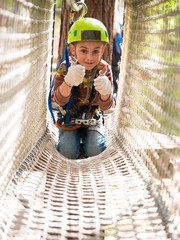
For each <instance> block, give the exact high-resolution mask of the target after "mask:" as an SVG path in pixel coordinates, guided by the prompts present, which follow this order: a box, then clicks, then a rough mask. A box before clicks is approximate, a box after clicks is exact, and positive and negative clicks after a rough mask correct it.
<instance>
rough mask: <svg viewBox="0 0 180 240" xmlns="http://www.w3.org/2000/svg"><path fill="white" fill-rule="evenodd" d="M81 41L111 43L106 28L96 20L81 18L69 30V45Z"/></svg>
mask: <svg viewBox="0 0 180 240" xmlns="http://www.w3.org/2000/svg"><path fill="white" fill-rule="evenodd" d="M79 41H101V42H106V43H109V37H108V32H107V30H106V27H105V26H104V24H103V23H102V22H100V21H99V20H97V19H95V18H81V19H79V20H77V21H76V22H75V23H74V24H73V25H72V26H71V28H70V30H69V33H68V44H69V43H73V42H79Z"/></svg>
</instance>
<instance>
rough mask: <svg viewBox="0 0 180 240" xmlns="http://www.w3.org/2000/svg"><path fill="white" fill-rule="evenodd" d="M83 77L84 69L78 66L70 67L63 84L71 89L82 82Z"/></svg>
mask: <svg viewBox="0 0 180 240" xmlns="http://www.w3.org/2000/svg"><path fill="white" fill-rule="evenodd" d="M84 75H85V67H83V66H82V65H80V64H75V65H71V66H70V67H69V69H68V73H67V75H66V76H65V78H64V81H65V83H66V84H67V85H68V86H70V87H72V86H78V85H79V84H81V83H82V82H83V78H84Z"/></svg>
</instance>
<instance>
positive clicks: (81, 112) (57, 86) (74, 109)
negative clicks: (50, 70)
mask: <svg viewBox="0 0 180 240" xmlns="http://www.w3.org/2000/svg"><path fill="white" fill-rule="evenodd" d="M107 43H109V38H108V33H107V30H106V28H105V26H104V25H103V24H102V23H101V22H100V21H99V20H97V19H94V18H81V19H79V20H77V21H76V22H75V23H74V24H73V25H72V26H71V28H70V31H69V33H68V44H69V50H70V52H71V54H72V55H73V56H70V63H71V66H70V67H69V69H68V71H67V67H66V63H65V62H63V63H62V64H61V65H60V68H59V70H58V71H57V74H56V77H55V81H54V89H53V92H52V99H53V101H55V102H56V103H57V104H58V105H59V106H60V111H61V115H62V116H63V119H64V120H66V117H67V114H68V110H67V105H68V102H69V99H70V96H71V89H72V87H73V93H72V103H71V107H70V110H69V114H70V119H69V123H66V122H65V123H64V124H63V125H59V144H58V146H57V149H58V151H59V152H60V153H61V154H62V155H64V156H65V157H67V158H71V159H76V158H78V156H79V154H80V142H81V139H82V143H83V150H84V153H85V157H90V156H95V155H98V154H99V153H101V152H102V151H104V150H105V148H106V139H105V131H104V124H103V118H102V114H101V111H105V110H108V109H109V108H110V107H111V106H112V103H113V95H112V74H111V70H110V66H109V65H108V64H107V63H106V62H105V61H103V60H101V57H102V54H103V52H104V50H105V47H106V44H107Z"/></svg>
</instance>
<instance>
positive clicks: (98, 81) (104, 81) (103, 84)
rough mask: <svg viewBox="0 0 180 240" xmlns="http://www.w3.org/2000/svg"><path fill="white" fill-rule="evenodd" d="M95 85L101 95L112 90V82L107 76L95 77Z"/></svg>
mask: <svg viewBox="0 0 180 240" xmlns="http://www.w3.org/2000/svg"><path fill="white" fill-rule="evenodd" d="M94 86H95V89H96V91H98V92H99V93H100V94H101V95H108V94H110V93H111V91H112V86H111V82H110V81H109V79H108V78H107V77H106V76H99V77H97V78H95V79H94Z"/></svg>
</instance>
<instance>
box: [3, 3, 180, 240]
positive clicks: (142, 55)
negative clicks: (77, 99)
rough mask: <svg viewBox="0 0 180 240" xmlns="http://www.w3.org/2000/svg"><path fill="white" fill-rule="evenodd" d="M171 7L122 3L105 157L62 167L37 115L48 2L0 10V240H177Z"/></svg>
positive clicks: (47, 48)
mask: <svg viewBox="0 0 180 240" xmlns="http://www.w3.org/2000/svg"><path fill="white" fill-rule="evenodd" d="M179 7H180V3H179V1H175V0H171V1H165V0H159V1H158V0H154V1H148V0H127V1H126V13H125V26H124V37H123V49H122V52H123V54H122V59H121V73H120V79H119V90H118V99H117V106H116V108H115V111H114V113H112V114H110V115H109V114H107V115H106V117H105V124H106V135H107V149H106V150H105V151H104V152H103V153H101V154H100V155H98V156H96V157H91V158H88V159H79V160H68V159H66V158H64V157H63V156H62V155H60V154H59V153H58V152H57V150H56V144H57V136H58V133H57V129H56V128H55V127H54V126H53V124H52V120H51V118H50V116H49V113H48V112H47V95H48V92H49V78H50V74H51V73H50V69H51V66H50V65H51V52H52V28H53V11H54V2H53V1H52V0H51V1H49V0H45V1H40V0H39V1H38V0H36V1H33V0H31V1H22V0H13V1H1V3H0V20H1V21H0V22H1V24H0V28H1V36H0V38H1V41H0V54H1V58H0V64H1V70H0V92H1V94H0V101H1V105H0V109H1V116H0V131H1V142H0V156H1V161H0V199H1V200H0V239H3V240H4V239H18V240H19V239H27V240H28V239H31V240H33V239H34V240H37V239H106V240H113V239H143V240H144V239H153V240H154V239H179V238H180V228H179V226H180V216H179V215H180V206H179V202H180V201H179V200H180V193H179V189H180V180H179V179H178V175H179V172H180V151H179V150H180V146H179V145H180V127H179V126H180V118H179V108H180V104H179V96H180V94H179V93H180V82H179V59H180V55H179V49H180V46H179V42H180V41H179V40H180V39H179V36H180V35H179V32H180V26H179V16H180V15H179V12H180V10H179V9H180V8H179Z"/></svg>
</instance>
